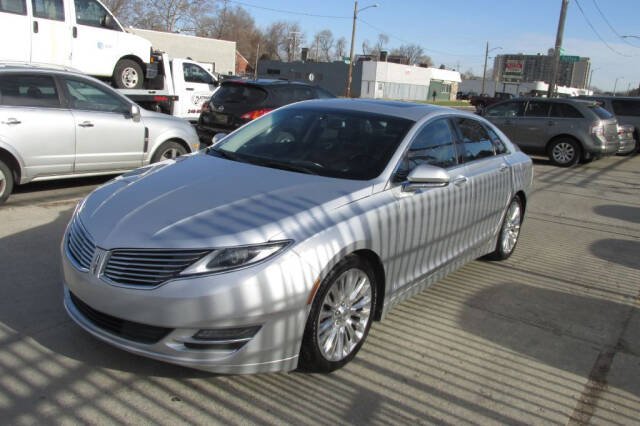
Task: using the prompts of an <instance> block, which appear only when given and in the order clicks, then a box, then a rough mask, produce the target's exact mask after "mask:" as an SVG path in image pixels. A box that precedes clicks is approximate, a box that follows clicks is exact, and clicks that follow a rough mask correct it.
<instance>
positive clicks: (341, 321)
mask: <svg viewBox="0 0 640 426" xmlns="http://www.w3.org/2000/svg"><path fill="white" fill-rule="evenodd" d="M532 174H533V170H532V163H531V160H530V158H529V157H527V156H526V155H525V154H523V153H522V152H520V151H519V150H518V149H517V148H516V147H515V146H514V145H513V144H512V143H511V142H510V141H509V140H508V138H507V137H506V136H505V135H504V134H502V133H501V132H500V131H499V130H498V129H497V128H496V127H494V126H493V125H492V124H490V123H489V122H487V121H486V120H484V119H482V118H480V117H477V116H475V115H471V114H467V113H464V112H460V111H456V110H453V109H448V108H440V107H434V106H427V105H418V104H410V103H400V102H386V101H373V100H349V99H332V100H316V101H308V102H302V103H297V104H294V105H290V106H287V107H284V108H280V109H278V110H276V111H273V112H271V113H269V114H267V115H265V116H263V117H261V118H259V119H257V120H255V121H252V122H250V123H248V124H246V125H245V126H243V127H241V128H240V129H238V130H237V131H235V132H234V133H232V134H230V135H228V136H226V137H225V138H224V139H222V140H221V141H219V142H218V143H216V144H214V145H213V146H212V147H210V148H209V149H207V150H206V151H202V152H200V153H198V154H196V155H191V156H186V157H180V158H178V159H176V160H169V161H165V162H162V163H159V164H157V165H153V166H148V167H145V168H141V169H138V170H136V171H133V172H130V173H126V174H124V175H122V176H120V177H118V178H116V179H114V180H112V181H111V182H109V183H107V184H105V185H103V186H102V187H100V188H98V189H96V190H95V191H94V192H93V193H92V194H90V195H89V196H88V197H87V198H86V199H85V200H83V201H82V202H81V203H79V205H78V207H77V209H76V211H75V213H74V214H73V217H72V219H71V222H70V223H69V226H68V228H67V230H66V232H65V235H64V239H63V242H62V245H61V249H62V270H63V274H64V303H65V306H66V309H67V311H68V313H69V315H70V316H71V318H73V319H74V320H75V321H76V322H77V323H78V324H79V325H80V326H81V327H83V328H84V329H85V330H87V331H88V332H90V333H91V334H93V335H94V336H96V337H98V338H99V339H102V340H104V341H106V342H108V343H111V344H113V345H115V346H117V347H119V348H122V349H124V350H127V351H131V352H133V353H136V354H139V355H144V356H148V357H151V358H155V359H159V360H163V361H167V362H171V363H175V364H180V365H184V366H189V367H194V368H198V369H203V370H208V371H213V372H219V373H255V372H267V371H282V370H292V369H295V368H296V367H298V366H300V367H303V368H304V369H306V370H313V371H325V372H326V371H332V370H334V369H336V368H339V367H341V366H342V365H344V364H346V363H347V362H348V361H349V360H351V359H352V358H353V357H354V356H355V354H356V353H357V351H358V350H359V348H360V347H361V346H362V344H363V342H364V340H365V338H366V336H367V333H368V331H369V328H370V326H371V323H372V321H373V320H375V319H381V318H383V317H384V316H385V314H386V313H387V312H388V311H389V310H390V309H391V308H392V307H393V306H394V305H395V304H397V303H399V302H401V301H402V300H404V299H406V298H408V297H410V296H412V295H414V294H416V293H417V292H419V291H421V290H422V289H423V288H425V287H426V286H428V285H430V284H432V283H434V282H436V281H437V280H439V279H441V278H442V277H444V276H445V275H447V274H449V273H451V272H452V271H454V270H456V269H458V268H460V267H461V266H462V265H464V264H465V263H467V262H469V261H471V260H473V259H476V258H478V257H480V256H484V255H489V256H491V257H493V258H495V259H505V258H507V257H508V256H509V255H511V253H512V252H513V250H514V249H515V247H516V243H517V241H518V236H519V231H520V224H521V223H522V219H523V215H524V211H525V207H526V203H527V194H528V192H529V189H530V187H531V183H532Z"/></svg>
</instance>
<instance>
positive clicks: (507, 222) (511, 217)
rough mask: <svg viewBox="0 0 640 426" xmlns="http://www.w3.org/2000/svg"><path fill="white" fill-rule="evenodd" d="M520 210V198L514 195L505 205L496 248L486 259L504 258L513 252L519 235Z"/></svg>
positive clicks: (521, 210)
mask: <svg viewBox="0 0 640 426" xmlns="http://www.w3.org/2000/svg"><path fill="white" fill-rule="evenodd" d="M522 212H523V209H522V200H521V199H520V197H518V196H515V197H514V198H513V199H512V200H511V203H509V207H507V211H506V212H505V214H504V219H503V220H502V226H501V227H500V234H499V235H498V242H497V243H496V248H495V250H494V251H493V252H492V253H490V254H489V255H488V256H487V258H488V259H491V260H505V259H508V258H509V257H510V256H511V255H512V254H513V252H514V250H515V249H516V245H517V244H518V237H519V236H520V225H521V224H522Z"/></svg>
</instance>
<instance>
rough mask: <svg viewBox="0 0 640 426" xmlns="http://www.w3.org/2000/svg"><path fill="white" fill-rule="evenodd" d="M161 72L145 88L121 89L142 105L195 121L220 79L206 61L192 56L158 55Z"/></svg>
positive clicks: (156, 61) (120, 90) (121, 91)
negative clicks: (187, 57) (200, 60)
mask: <svg viewBox="0 0 640 426" xmlns="http://www.w3.org/2000/svg"><path fill="white" fill-rule="evenodd" d="M154 58H155V63H156V64H157V65H158V75H157V77H156V78H154V79H153V80H150V81H149V82H148V84H147V85H146V88H145V89H119V90H118V91H119V92H120V93H122V94H123V95H125V96H126V97H128V98H129V99H131V100H132V101H134V102H136V103H137V104H138V105H140V106H141V107H143V108H145V109H148V110H151V111H156V112H163V113H165V114H171V115H174V116H176V117H180V118H184V119H185V120H189V121H193V122H196V121H197V120H198V117H200V111H202V106H203V105H204V103H205V102H208V101H209V99H210V98H211V95H212V94H213V92H215V90H216V88H217V87H218V79H217V78H216V77H215V76H214V75H213V74H211V73H210V72H209V71H207V70H206V69H204V64H200V63H198V62H195V61H192V60H189V59H179V58H175V59H171V58H169V55H167V54H166V53H163V54H155V55H154Z"/></svg>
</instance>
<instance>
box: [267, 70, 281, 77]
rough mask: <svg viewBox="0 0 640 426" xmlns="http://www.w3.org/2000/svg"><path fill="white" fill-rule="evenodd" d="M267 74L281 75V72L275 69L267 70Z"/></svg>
mask: <svg viewBox="0 0 640 426" xmlns="http://www.w3.org/2000/svg"><path fill="white" fill-rule="evenodd" d="M267 74H271V75H280V70H277V69H274V68H267Z"/></svg>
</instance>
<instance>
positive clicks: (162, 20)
mask: <svg viewBox="0 0 640 426" xmlns="http://www.w3.org/2000/svg"><path fill="white" fill-rule="evenodd" d="M205 3H206V0H144V6H143V9H144V13H139V14H138V16H137V18H136V21H135V22H134V25H138V26H142V27H144V28H149V29H154V30H161V31H169V32H174V31H177V30H180V29H182V28H193V26H194V23H195V22H194V16H197V15H198V13H199V11H200V10H201V8H202V7H203V5H204V4H205Z"/></svg>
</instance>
